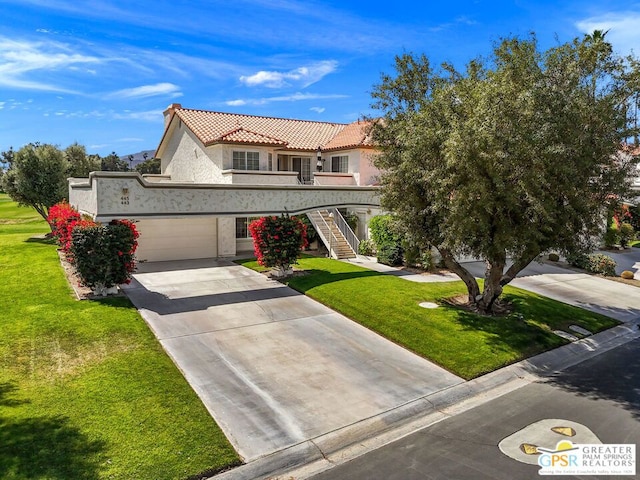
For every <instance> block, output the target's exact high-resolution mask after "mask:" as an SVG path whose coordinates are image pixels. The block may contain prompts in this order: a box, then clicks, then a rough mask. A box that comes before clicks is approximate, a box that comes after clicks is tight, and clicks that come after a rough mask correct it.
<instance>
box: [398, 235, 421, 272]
mask: <svg viewBox="0 0 640 480" xmlns="http://www.w3.org/2000/svg"><path fill="white" fill-rule="evenodd" d="M402 250H403V252H404V255H403V256H404V264H405V265H406V266H407V267H416V266H420V249H419V248H418V246H417V245H412V244H410V243H409V242H406V241H404V242H402Z"/></svg>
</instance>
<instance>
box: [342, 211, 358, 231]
mask: <svg viewBox="0 0 640 480" xmlns="http://www.w3.org/2000/svg"><path fill="white" fill-rule="evenodd" d="M344 221H345V222H347V225H349V228H350V229H351V230H353V232H354V233H355V232H356V230H357V229H358V215H356V214H355V213H347V214H346V215H344Z"/></svg>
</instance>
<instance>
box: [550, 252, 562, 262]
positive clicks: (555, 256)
mask: <svg viewBox="0 0 640 480" xmlns="http://www.w3.org/2000/svg"><path fill="white" fill-rule="evenodd" d="M549 260H550V261H552V262H557V261H559V260H560V255H558V254H557V253H550V254H549Z"/></svg>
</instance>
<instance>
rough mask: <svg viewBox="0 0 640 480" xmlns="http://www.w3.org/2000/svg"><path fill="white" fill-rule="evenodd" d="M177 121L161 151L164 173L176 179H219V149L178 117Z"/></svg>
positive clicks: (196, 181) (211, 181)
mask: <svg viewBox="0 0 640 480" xmlns="http://www.w3.org/2000/svg"><path fill="white" fill-rule="evenodd" d="M174 122H175V125H173V126H172V127H171V129H170V130H169V132H168V133H167V135H168V137H167V139H166V140H165V146H164V147H163V149H162V151H160V152H158V153H159V154H160V155H161V157H160V158H161V159H162V161H161V171H162V174H163V175H171V179H172V180H173V181H175V182H193V183H215V182H216V177H219V174H218V172H219V171H220V168H219V167H218V166H217V165H216V164H215V162H214V161H213V159H215V157H216V152H215V149H214V148H212V147H208V148H206V149H205V147H204V146H203V145H202V143H201V142H200V141H199V140H198V139H197V138H196V137H195V135H194V134H193V133H192V132H191V130H189V129H187V128H186V127H185V126H184V125H183V124H182V122H180V121H179V120H174Z"/></svg>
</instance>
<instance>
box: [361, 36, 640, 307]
mask: <svg viewBox="0 0 640 480" xmlns="http://www.w3.org/2000/svg"><path fill="white" fill-rule="evenodd" d="M604 36H605V34H603V33H602V32H599V34H598V33H597V32H596V33H594V35H588V36H585V37H584V38H580V39H574V40H573V41H572V42H569V43H565V44H562V45H558V46H556V47H554V48H551V49H549V50H546V51H540V50H539V48H538V44H537V40H536V38H535V36H531V37H529V38H526V39H520V38H507V39H504V40H502V41H501V42H499V43H497V44H496V45H495V46H494V48H493V51H492V53H491V55H490V57H489V58H488V59H487V60H480V59H476V60H472V61H470V62H469V63H468V64H467V66H466V69H465V70H464V71H458V70H457V69H456V68H454V67H453V66H452V65H450V64H444V65H442V67H441V68H439V69H434V68H432V66H431V65H430V63H429V60H428V58H427V57H426V56H424V55H421V56H414V55H411V54H403V55H400V56H397V57H396V59H395V68H396V75H395V76H391V75H386V74H383V75H382V78H381V82H380V84H378V85H376V86H375V87H374V90H373V93H372V96H373V99H374V104H373V105H372V106H373V107H374V108H375V109H378V110H380V111H381V113H382V116H381V118H379V119H375V120H374V121H373V127H372V130H371V134H372V137H373V140H374V141H375V142H376V144H377V145H378V146H379V147H380V150H381V153H380V154H379V155H378V156H376V158H375V160H374V164H375V165H376V166H377V167H378V168H380V169H381V171H382V172H383V174H382V176H381V184H382V205H383V207H384V208H386V209H388V210H390V211H392V212H395V213H396V216H395V217H396V219H397V222H398V224H399V226H400V227H401V228H402V229H403V230H404V232H405V233H406V234H407V235H409V236H411V237H412V238H411V239H412V241H414V242H415V243H416V244H418V245H424V246H427V245H433V246H435V247H436V248H437V249H438V250H439V251H440V253H441V255H442V258H443V260H444V262H445V264H446V266H447V267H448V268H449V269H450V270H452V271H453V272H455V273H456V274H457V275H459V276H460V277H461V279H462V280H463V281H464V282H465V284H466V286H467V290H468V294H469V302H470V303H471V304H472V305H474V306H475V308H476V310H478V311H481V312H491V311H493V310H494V309H495V308H496V306H497V303H496V300H498V298H499V296H500V294H501V293H502V287H503V286H504V285H506V284H507V283H509V282H510V281H511V280H512V279H513V278H514V277H515V276H516V274H517V273H518V272H519V271H520V270H522V269H523V268H524V267H526V266H527V265H528V264H529V263H530V262H531V261H532V260H534V259H535V258H536V257H537V256H538V255H540V254H541V253H543V252H545V251H549V250H551V249H553V250H557V251H560V252H563V253H571V252H576V251H581V250H584V249H586V248H589V247H590V246H591V243H592V241H593V236H594V235H597V234H598V233H599V231H600V230H601V228H602V226H603V220H602V218H603V217H602V207H603V206H604V205H606V204H607V202H609V201H611V199H615V198H621V197H624V196H625V195H627V194H628V192H629V187H630V180H631V175H630V173H631V169H632V168H633V165H634V162H635V160H634V159H632V158H630V157H629V156H625V155H620V153H619V152H620V149H621V146H622V144H623V143H624V142H625V141H626V140H627V139H628V138H630V137H631V136H633V135H635V134H636V133H637V132H636V131H635V130H634V128H635V126H634V124H633V122H632V121H630V118H629V116H628V112H629V111H630V109H629V107H630V106H631V104H632V102H634V101H636V100H637V98H638V96H637V93H638V85H639V81H638V80H639V77H640V72H639V68H638V62H637V61H636V60H635V59H634V58H631V57H628V58H622V57H619V56H617V55H615V54H614V53H613V50H612V48H611V45H610V44H608V43H607V42H606V41H605V40H604ZM461 255H473V256H475V257H477V258H482V259H485V260H486V265H487V270H486V280H485V282H484V288H483V290H482V291H481V289H480V287H479V285H478V282H477V281H476V279H475V278H474V277H473V275H471V274H470V273H469V272H468V271H467V270H466V269H465V268H464V266H463V265H461V264H460V262H458V261H457V259H458V258H460V256H461Z"/></svg>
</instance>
